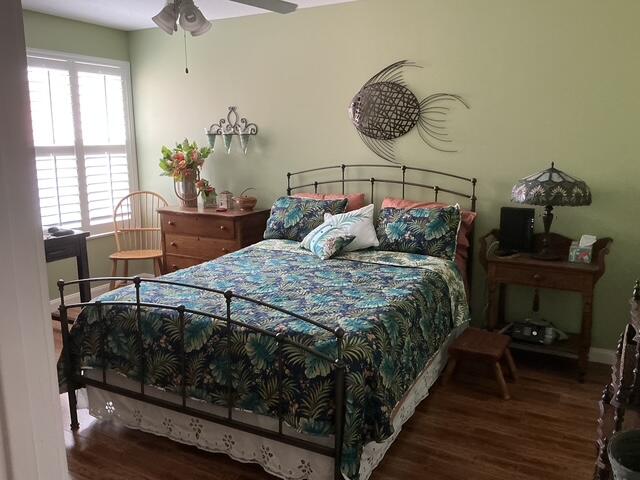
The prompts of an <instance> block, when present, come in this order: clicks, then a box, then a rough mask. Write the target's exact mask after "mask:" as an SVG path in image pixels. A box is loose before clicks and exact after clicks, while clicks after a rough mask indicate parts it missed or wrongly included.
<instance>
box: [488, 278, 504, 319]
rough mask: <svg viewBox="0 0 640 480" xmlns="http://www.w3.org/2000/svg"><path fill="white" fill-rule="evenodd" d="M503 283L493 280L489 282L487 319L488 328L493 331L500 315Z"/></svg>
mask: <svg viewBox="0 0 640 480" xmlns="http://www.w3.org/2000/svg"><path fill="white" fill-rule="evenodd" d="M501 293H502V285H500V284H498V283H497V282H493V281H491V282H490V283H489V318H488V319H487V328H488V329H489V330H490V331H492V330H495V329H496V327H497V325H498V317H499V315H500V310H501V303H502V298H501V297H503V295H501Z"/></svg>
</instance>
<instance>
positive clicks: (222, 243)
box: [165, 233, 238, 260]
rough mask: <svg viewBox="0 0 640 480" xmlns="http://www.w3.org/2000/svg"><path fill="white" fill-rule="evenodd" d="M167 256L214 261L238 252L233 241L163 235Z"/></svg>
mask: <svg viewBox="0 0 640 480" xmlns="http://www.w3.org/2000/svg"><path fill="white" fill-rule="evenodd" d="M165 242H166V249H167V254H174V255H176V254H177V255H189V256H193V257H200V258H207V259H211V260H212V259H214V258H218V257H220V256H222V255H226V254H227V253H230V252H235V251H236V250H238V246H237V243H236V242H235V241H233V240H219V239H215V238H208V237H197V236H191V235H175V234H170V233H167V234H165Z"/></svg>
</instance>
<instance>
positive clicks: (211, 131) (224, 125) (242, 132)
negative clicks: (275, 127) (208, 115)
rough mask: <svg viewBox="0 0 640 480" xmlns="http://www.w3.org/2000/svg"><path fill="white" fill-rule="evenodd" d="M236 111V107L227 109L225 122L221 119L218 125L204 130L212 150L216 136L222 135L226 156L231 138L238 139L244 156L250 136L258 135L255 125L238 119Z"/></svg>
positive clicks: (215, 124) (229, 151)
mask: <svg viewBox="0 0 640 480" xmlns="http://www.w3.org/2000/svg"><path fill="white" fill-rule="evenodd" d="M237 110H238V107H229V113H228V114H227V119H226V120H225V119H224V118H221V119H220V121H219V122H218V123H214V124H212V125H211V126H210V127H209V128H208V129H205V132H206V134H207V136H208V137H209V145H211V148H212V149H213V148H214V146H215V143H216V138H217V137H218V135H222V140H223V141H224V146H225V148H226V149H227V154H229V153H231V144H232V141H233V137H234V136H237V137H239V138H240V147H241V148H242V152H243V153H244V154H245V155H246V154H247V148H248V147H249V140H250V139H251V136H252V135H257V134H258V126H257V125H256V124H255V123H249V122H248V121H247V119H246V118H240V116H239V115H238V111H237Z"/></svg>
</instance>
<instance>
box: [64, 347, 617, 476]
mask: <svg viewBox="0 0 640 480" xmlns="http://www.w3.org/2000/svg"><path fill="white" fill-rule="evenodd" d="M58 346H59V345H58ZM515 358H516V363H517V364H518V368H519V373H520V380H519V382H518V383H517V384H510V385H509V387H510V389H511V394H512V399H511V400H509V401H504V400H502V399H501V398H499V397H498V395H497V386H496V385H495V383H494V379H493V375H492V372H490V371H485V370H484V369H483V368H479V367H477V368H479V369H477V370H476V369H473V367H471V368H472V369H471V370H470V369H469V367H465V366H464V365H463V366H462V367H461V369H460V371H459V373H458V374H457V375H456V377H455V378H454V379H453V380H452V381H451V382H450V383H449V384H447V386H446V387H442V386H440V385H436V386H435V387H434V388H433V390H432V394H431V395H430V396H429V397H428V398H427V399H426V400H425V401H424V402H422V404H420V405H419V407H418V409H417V410H416V413H415V415H414V416H413V417H412V418H411V419H410V420H409V421H408V422H407V423H406V424H405V426H404V428H403V431H402V433H401V434H400V436H399V437H398V439H397V440H396V442H395V443H394V444H393V446H392V447H391V449H390V450H389V452H388V453H387V455H386V457H385V459H384V460H383V462H382V464H381V465H380V466H379V467H378V468H377V469H376V470H375V472H374V474H373V476H372V479H374V480H382V479H398V480H400V479H401V480H410V479H423V478H430V479H434V480H449V479H450V480H461V479H462V480H519V479H522V480H534V479H535V480H541V479H545V480H572V479H575V480H578V479H580V480H586V479H589V478H591V475H592V472H593V462H594V458H595V448H594V439H595V432H596V420H597V416H598V409H597V401H598V399H599V397H600V394H601V392H602V389H603V386H604V384H605V383H606V382H607V381H608V378H609V372H610V368H609V367H608V366H605V365H597V364H592V365H591V366H590V372H589V375H588V376H587V381H586V382H585V383H584V384H579V383H577V382H576V380H575V369H574V367H573V365H572V363H571V362H569V361H565V360H562V359H548V358H543V357H538V356H532V355H531V354H526V355H524V354H520V355H517V356H515ZM60 403H61V407H62V408H63V412H64V422H65V440H66V447H67V457H68V460H69V470H70V477H71V478H72V479H83V480H84V479H92V480H98V479H104V480H107V479H143V480H151V479H163V480H165V479H176V480H177V479H180V480H185V479H211V480H250V479H251V480H254V479H271V478H273V477H271V476H269V475H267V474H266V473H264V471H263V470H262V469H261V468H260V467H258V466H256V465H250V464H241V463H238V462H234V461H232V460H231V459H229V458H228V457H226V456H224V455H221V454H211V453H206V452H202V451H199V450H197V449H195V448H193V447H188V446H185V445H181V444H178V443H174V442H172V441H170V440H167V439H165V438H161V437H156V436H154V435H151V434H146V433H142V432H138V431H135V430H129V429H127V428H125V427H122V426H119V425H117V424H115V423H113V422H110V421H108V422H107V421H105V422H98V421H96V420H95V419H93V418H92V417H90V416H89V415H88V414H87V413H86V410H81V411H80V425H81V428H80V430H79V431H78V432H76V433H71V431H70V430H69V427H68V424H69V421H68V409H67V405H66V396H61V402H60Z"/></svg>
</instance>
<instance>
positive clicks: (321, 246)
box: [300, 222, 356, 260]
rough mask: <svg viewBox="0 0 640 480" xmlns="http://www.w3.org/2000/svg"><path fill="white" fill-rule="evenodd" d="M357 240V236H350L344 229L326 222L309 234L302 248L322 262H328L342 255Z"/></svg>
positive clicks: (303, 241)
mask: <svg viewBox="0 0 640 480" xmlns="http://www.w3.org/2000/svg"><path fill="white" fill-rule="evenodd" d="M355 238H356V237H355V235H349V234H348V233H347V232H345V231H344V230H343V229H341V228H339V227H336V226H334V225H331V224H329V223H326V222H325V223H323V224H322V225H320V226H318V227H316V228H314V229H313V230H312V231H311V232H309V234H308V235H307V236H306V237H304V239H303V240H302V243H301V244H300V246H301V247H302V248H304V249H306V250H309V251H311V252H313V253H314V254H315V255H316V256H317V257H318V258H320V259H321V260H327V259H329V258H331V257H333V256H334V255H337V254H338V253H340V252H341V251H342V250H343V249H344V247H346V246H347V245H349V244H350V243H351V242H353V240H354V239H355Z"/></svg>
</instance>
